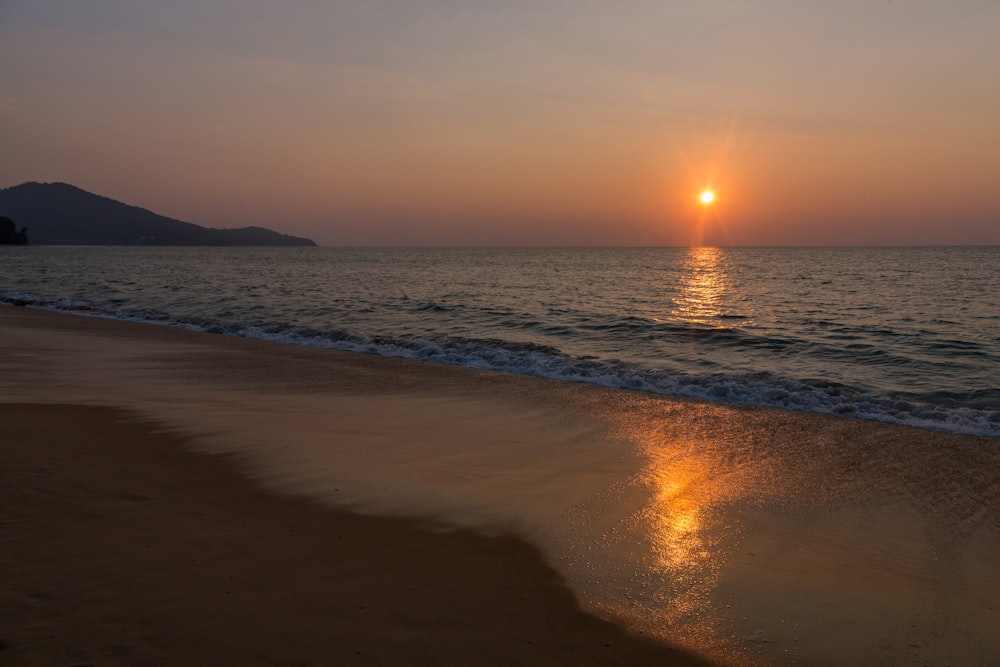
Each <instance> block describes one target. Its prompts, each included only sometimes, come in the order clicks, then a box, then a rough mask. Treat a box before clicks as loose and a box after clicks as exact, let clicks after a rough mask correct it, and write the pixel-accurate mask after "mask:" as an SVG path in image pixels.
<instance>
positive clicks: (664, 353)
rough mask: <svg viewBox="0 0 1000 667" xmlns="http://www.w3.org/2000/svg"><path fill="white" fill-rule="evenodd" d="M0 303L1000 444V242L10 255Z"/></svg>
mask: <svg viewBox="0 0 1000 667" xmlns="http://www.w3.org/2000/svg"><path fill="white" fill-rule="evenodd" d="M0 302H6V303H14V304H20V305H28V306H34V307H41V308H50V309H55V310H62V311H69V312H76V313H85V314H91V315H99V316H103V317H110V318H116V319H125V320H139V321H145V322H154V323H161V324H167V325H173V326H180V327H185V328H190V329H196V330H202V331H209V332H215V333H221V334H228V335H234V336H245V337H253V338H261V339H267V340H273V341H280V342H285V343H291V344H296V345H306V346H315V347H326V348H335V349H341V350H350V351H357V352H364V353H371V354H378V355H387V356H400V357H408V358H411V359H416V360H423V361H430V362H439V363H445V364H453V365H460V366H469V367H475V368H481V369H490V370H498V371H506V372H512V373H518V374H525V375H534V376H541V377H548V378H556V379H562V380H569V381H573V382H585V383H593V384H598V385H603V386H607V387H613V388H627V389H634V390H639V391H644V392H651V393H656V394H665V395H679V396H688V397H695V398H703V399H709V400H717V401H724V402H732V403H741V404H750V405H761V406H772V407H781V408H787V409H792V410H799V411H808V412H816V413H823V414H839V415H845V416H852V417H857V418H862V419H870V420H876V421H883V422H892V423H899V424H907V425H912V426H919V427H923V428H931V429H936V430H942V431H950V432H955V433H967V434H978V435H987V436H994V437H996V436H1000V248H997V247H984V248H923V247H913V248H474V249H459V248H439V249H431V248H405V249H404V248H379V249H371V248H364V249H363V248H122V247H55V246H52V247H23V248H22V247H18V248H4V249H2V250H0Z"/></svg>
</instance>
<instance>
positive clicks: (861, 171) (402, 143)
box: [0, 0, 1000, 246]
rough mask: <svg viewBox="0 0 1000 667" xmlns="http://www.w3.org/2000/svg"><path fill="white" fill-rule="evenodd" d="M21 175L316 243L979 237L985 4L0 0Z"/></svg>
mask: <svg viewBox="0 0 1000 667" xmlns="http://www.w3.org/2000/svg"><path fill="white" fill-rule="evenodd" d="M25 181H41V182H53V181H60V182H67V183H72V184H74V185H77V186H79V187H82V188H84V189H85V190H89V191H91V192H95V193H97V194H101V195H105V196H108V197H112V198H114V199H118V200H120V201H124V202H126V203H129V204H134V205H138V206H142V207H144V208H148V209H151V210H153V211H156V212H157V213H161V214H163V215H168V216H171V217H174V218H178V219H182V220H186V221H189V222H194V223H197V224H200V225H205V226H209V227H239V226H245V225H261V226H265V227H270V228H272V229H275V230H278V231H282V232H285V233H290V234H296V235H303V236H309V237H311V238H313V239H315V240H316V241H317V242H318V243H320V244H321V245H564V246H572V245H626V246H628V245H689V244H706V245H730V246H733V245H735V246H739V245H751V246H760V245H765V246H766V245H861V244H877V245H882V244H892V245H908V244H918V245H925V244H1000V0H978V1H977V0H950V1H945V0H937V1H933V2H932V1H918V0H881V1H876V0H869V1H857V0H838V2H814V1H809V0H795V1H792V0H787V1H786V0H761V1H757V2H754V1H752V0H741V1H737V0H733V1H714V0H700V1H684V0H678V1H675V2H670V1H668V0H616V1H613V2H612V1H610V0H530V1H528V0H504V1H502V2H501V1H498V0H493V1H491V2H486V1H485V0H420V1H419V2H415V1H413V0H363V1H361V0H358V1H352V2H346V1H340V0H325V1H321V0H285V1H283V2H280V3H278V2H262V1H260V0H170V1H169V2H168V1H166V0H160V1H152V0H88V1H87V2H79V1H78V0H0V187H9V186H13V185H17V184H20V183H23V182H25ZM705 189H711V190H713V191H714V192H715V195H716V199H715V201H714V202H713V203H712V204H711V205H709V206H706V205H703V204H702V203H701V200H700V198H699V195H700V193H701V192H702V191H703V190H705ZM0 213H2V212H0Z"/></svg>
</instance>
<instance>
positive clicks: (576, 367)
mask: <svg viewBox="0 0 1000 667" xmlns="http://www.w3.org/2000/svg"><path fill="white" fill-rule="evenodd" d="M0 303H7V304H11V305H17V306H29V307H35V308H43V309H50V310H57V311H62V312H69V313H77V314H84V315H91V316H99V317H106V318H110V319H119V320H129V321H139V322H147V323H155V324H163V325H170V326H177V327H181V328H185V329H190V330H195V331H204V332H211V333H217V334H225V335H231V336H239V337H245V338H254V339H260V340H268V341H273V342H279V343H285V344H292V345H300V346H308V347H319V348H326V349H336V350H343V351H349V352H360V353H365V354H375V355H380V356H387V357H401V358H407V359H412V360H416V361H424V362H433V363H441V364H448V365H453V366H463V367H468V368H476V369H481V370H489V371H500V372H507V373H515V374H519V375H530V376H536V377H544V378H550V379H556V380H563V381H569V382H583V383H588V384H594V385H600V386H603V387H608V388H615V389H628V390H635V391H642V392H647V393H653V394H659V395H666V396H682V397H687V398H695V399H702V400H711V401H722V402H727V403H736V404H742V405H754V406H761V407H774V408H782V409H787V410H796V411H802V412H812V413H818V414H827V415H839V416H847V417H853V418H858V419H866V420H871V421H878V422H887V423H894V424H902V425H907V426H914V427H919V428H926V429H934V430H940V431H947V432H951V433H961V434H969V435H981V436H989V437H1000V411H998V410H996V409H992V408H991V407H990V406H992V405H997V404H998V402H1000V390H996V389H987V390H979V391H974V392H970V393H969V394H967V395H964V394H958V393H956V392H932V393H927V394H922V395H921V394H904V393H898V394H892V395H877V394H874V393H872V392H870V391H865V390H862V389H859V388H857V387H852V386H849V385H847V384H842V383H837V382H832V381H829V380H823V379H816V378H787V377H780V376H778V375H775V374H772V373H769V372H754V373H743V374H734V373H711V374H701V375H696V374H691V373H684V372H677V371H672V370H671V371H668V370H662V369H648V368H641V367H639V366H637V365H635V364H630V363H626V362H622V361H617V360H610V359H600V358H597V357H594V356H587V355H576V356H574V355H570V354H567V353H565V352H564V351H562V350H561V349H559V348H558V347H556V346H554V345H545V344H540V343H535V342H517V341H510V340H504V339H500V338H471V337H460V336H445V335H440V336H433V335H429V336H424V337H419V336H387V335H381V336H379V335H369V334H364V333H359V332H354V331H348V330H340V329H335V328H330V329H321V328H316V327H302V326H297V325H294V324H289V323H281V322H263V321H261V322H242V321H223V320H218V319H212V318H207V317H176V316H172V315H170V314H168V313H165V312H163V311H160V310H157V309H152V308H137V309H123V308H119V307H118V306H117V304H113V303H110V302H109V303H105V304H95V303H91V302H88V301H85V300H80V299H68V298H67V299H44V298H41V297H37V296H35V295H31V294H27V293H16V292H8V293H6V294H3V295H0ZM436 305H437V304H433V305H431V307H432V308H434V307H435V306H436ZM632 324H633V325H634V322H633V323H632ZM657 326H659V325H657ZM660 331H661V333H662V332H663V331H671V333H672V335H688V336H711V337H714V338H715V339H716V340H718V339H722V340H723V341H728V342H732V341H733V340H735V339H741V344H743V345H748V346H750V347H752V346H753V345H755V344H756V345H770V346H774V345H786V346H789V347H791V346H793V342H792V341H790V340H782V339H780V338H779V339H774V338H772V339H769V340H767V341H764V340H760V337H756V338H755V337H752V336H747V335H746V334H743V333H742V332H738V331H735V330H731V329H698V328H695V327H686V326H677V325H675V324H670V325H667V326H665V327H663V328H661V329H660Z"/></svg>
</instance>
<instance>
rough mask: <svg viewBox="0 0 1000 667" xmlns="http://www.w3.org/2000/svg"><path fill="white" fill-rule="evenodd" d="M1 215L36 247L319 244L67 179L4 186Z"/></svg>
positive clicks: (0, 201) (0, 208) (24, 240)
mask: <svg viewBox="0 0 1000 667" xmlns="http://www.w3.org/2000/svg"><path fill="white" fill-rule="evenodd" d="M0 216H3V217H5V218H7V219H9V220H10V221H11V222H13V223H14V224H16V229H17V230H19V231H18V232H17V234H18V235H19V237H18V238H19V239H20V240H21V242H30V243H32V244H35V245H127V246H133V245H135V246H139V245H141V246H165V245H169V246H315V245H316V243H315V242H314V241H312V240H311V239H307V238H301V237H298V236H289V235H287V234H281V233H279V232H275V231H272V230H270V229H265V228H263V227H241V228H238V229H213V228H210V227H202V226H200V225H195V224H193V223H190V222H183V221H181V220H175V219H173V218H168V217H165V216H162V215H158V214H156V213H153V212H152V211H149V210H146V209H144V208H139V207H138V206H130V205H128V204H123V203H122V202H119V201H115V200H114V199H109V198H108V197H102V196H100V195H95V194H93V193H91V192H87V191H86V190H82V189H80V188H78V187H76V186H73V185H69V184H67V183H34V182H32V183H23V184H21V185H16V186H14V187H10V188H6V189H3V190H0Z"/></svg>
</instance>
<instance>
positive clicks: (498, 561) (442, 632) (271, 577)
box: [0, 404, 707, 665]
mask: <svg viewBox="0 0 1000 667" xmlns="http://www.w3.org/2000/svg"><path fill="white" fill-rule="evenodd" d="M0 423H2V424H3V447H2V450H0V508H2V509H0V517H2V521H3V544H4V548H3V549H0V572H3V585H2V586H0V633H2V634H0V640H2V641H3V642H4V650H3V651H0V664H3V665H71V664H72V665H84V664H92V665H181V664H184V665H194V664H204V665H213V664H214V665H223V664H239V665H302V664H312V665H348V664H356V665H404V664H405V665H460V664H494V665H515V664H594V665H601V664H646V665H652V664H691V665H694V664H707V663H700V662H699V661H697V660H695V659H694V658H693V657H690V656H687V655H685V654H684V653H682V652H679V651H672V650H670V649H669V648H668V647H666V646H665V645H664V644H662V643H660V642H656V641H652V640H647V639H642V638H640V637H636V636H632V635H629V634H628V633H626V632H625V631H624V630H622V629H620V628H618V627H616V626H614V625H612V624H611V623H608V622H605V621H601V620H598V619H596V618H595V617H593V616H591V615H588V614H585V613H584V612H582V611H581V610H580V608H579V606H578V605H577V603H576V601H575V600H574V598H573V596H572V594H571V593H570V591H569V590H567V589H566V588H565V586H564V585H563V583H562V580H561V578H560V577H559V576H558V574H557V573H555V572H554V571H552V570H551V569H550V568H548V567H546V566H545V565H544V563H543V562H542V559H541V557H540V554H539V553H538V552H537V550H535V549H533V548H531V547H530V546H529V545H527V544H525V543H524V542H522V541H519V540H516V539H513V538H510V537H492V538H489V537H483V536H480V535H475V534H472V533H470V532H468V531H457V532H448V533H441V532H433V531H431V530H430V529H429V528H428V527H427V526H421V525H420V524H419V523H418V522H414V521H409V520H401V519H389V518H373V517H360V516H357V515H352V514H349V513H347V512H337V511H334V510H331V509H329V508H324V507H321V506H319V505H318V504H316V503H311V502H308V501H304V500H301V499H289V498H287V497H284V498H279V497H276V496H274V495H271V494H267V493H265V492H263V491H262V490H260V489H259V488H258V487H255V486H254V485H253V484H251V483H250V482H249V481H247V480H245V479H244V478H241V477H240V476H238V475H237V474H235V472H234V469H233V465H232V462H231V461H227V460H226V459H225V458H224V457H218V456H209V455H204V454H197V453H195V452H192V451H190V448H189V447H186V446H185V443H184V442H183V441H182V440H181V439H180V438H178V437H177V436H174V435H170V434H165V433H163V432H162V431H160V430H159V427H158V426H157V425H156V424H150V423H145V422H142V421H138V420H137V419H136V416H135V415H133V414H129V413H127V412H123V411H121V410H115V409H112V408H98V407H82V406H72V405H25V404H3V405H0Z"/></svg>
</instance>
